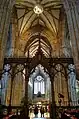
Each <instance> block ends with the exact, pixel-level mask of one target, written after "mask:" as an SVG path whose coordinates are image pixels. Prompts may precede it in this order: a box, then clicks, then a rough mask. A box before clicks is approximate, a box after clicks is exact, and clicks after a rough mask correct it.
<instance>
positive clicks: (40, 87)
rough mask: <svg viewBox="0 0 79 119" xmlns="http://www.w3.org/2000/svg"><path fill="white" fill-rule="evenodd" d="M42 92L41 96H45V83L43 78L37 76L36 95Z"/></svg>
mask: <svg viewBox="0 0 79 119" xmlns="http://www.w3.org/2000/svg"><path fill="white" fill-rule="evenodd" d="M38 92H41V94H45V82H44V78H42V76H37V77H36V79H35V80H34V94H37V93H38Z"/></svg>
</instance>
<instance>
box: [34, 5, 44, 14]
mask: <svg viewBox="0 0 79 119" xmlns="http://www.w3.org/2000/svg"><path fill="white" fill-rule="evenodd" d="M33 10H34V12H35V13H36V14H38V15H39V14H41V13H42V12H43V7H42V6H41V5H40V4H37V5H35V7H34V9H33Z"/></svg>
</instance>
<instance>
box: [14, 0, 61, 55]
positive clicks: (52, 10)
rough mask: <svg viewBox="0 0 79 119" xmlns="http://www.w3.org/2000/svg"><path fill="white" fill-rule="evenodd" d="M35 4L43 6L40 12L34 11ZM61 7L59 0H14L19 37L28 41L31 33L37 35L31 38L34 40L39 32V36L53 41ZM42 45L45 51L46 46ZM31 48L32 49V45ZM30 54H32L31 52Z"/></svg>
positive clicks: (56, 34) (57, 28) (57, 27)
mask: <svg viewBox="0 0 79 119" xmlns="http://www.w3.org/2000/svg"><path fill="white" fill-rule="evenodd" d="M36 5H41V7H42V8H43V12H42V13H41V14H36V13H35V12H34V7H35V6H36ZM61 8H62V4H61V1H60V0H16V4H15V9H16V13H17V21H18V33H19V36H20V39H25V40H27V41H28V39H30V38H29V34H31V36H30V37H32V36H33V37H34V36H38V37H36V38H35V39H33V40H36V39H39V33H40V36H44V37H46V38H47V39H49V42H51V41H52V42H53V40H55V39H56V38H57V36H58V32H59V21H60V20H59V19H60V11H61ZM33 28H34V29H33ZM48 34H49V35H48ZM57 40H58V39H57ZM56 42H58V41H55V43H56ZM24 44H25V43H24ZM50 44H51V43H50ZM51 45H52V44H51ZM42 46H43V47H42V51H43V52H44V51H45V52H46V50H47V49H46V47H45V46H44V45H42ZM24 47H26V46H24ZM35 47H36V45H35ZM31 48H32V49H33V50H34V45H33V47H31ZM36 50H37V48H36ZM36 50H34V52H36ZM31 51H32V50H31ZM24 52H25V51H24ZM31 54H32V55H33V53H31ZM34 54H35V53H34Z"/></svg>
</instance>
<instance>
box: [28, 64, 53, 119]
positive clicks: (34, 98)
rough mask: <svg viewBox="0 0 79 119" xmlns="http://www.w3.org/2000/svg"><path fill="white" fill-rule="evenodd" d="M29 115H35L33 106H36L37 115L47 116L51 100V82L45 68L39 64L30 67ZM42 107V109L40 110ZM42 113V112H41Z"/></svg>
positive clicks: (31, 116)
mask: <svg viewBox="0 0 79 119" xmlns="http://www.w3.org/2000/svg"><path fill="white" fill-rule="evenodd" d="M28 102H29V116H30V118H33V117H35V111H34V110H35V108H36V106H37V108H38V114H37V117H42V116H44V117H49V116H50V115H49V104H50V102H51V82H50V77H49V74H48V73H47V69H45V68H44V67H43V66H42V65H41V64H39V65H37V66H36V67H35V68H34V69H32V71H31V74H30V77H29V82H28ZM42 109H43V111H41V110H42ZM42 113H43V114H42Z"/></svg>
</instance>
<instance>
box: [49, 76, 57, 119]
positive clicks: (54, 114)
mask: <svg viewBox="0 0 79 119" xmlns="http://www.w3.org/2000/svg"><path fill="white" fill-rule="evenodd" d="M50 80H51V95H52V104H51V106H50V108H51V109H50V111H51V112H50V114H51V115H50V116H51V118H53V119H56V104H55V94H54V77H53V76H51V77H50Z"/></svg>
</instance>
